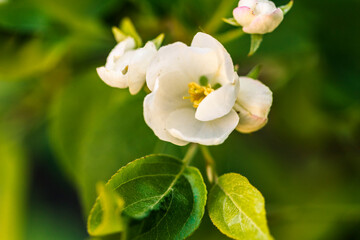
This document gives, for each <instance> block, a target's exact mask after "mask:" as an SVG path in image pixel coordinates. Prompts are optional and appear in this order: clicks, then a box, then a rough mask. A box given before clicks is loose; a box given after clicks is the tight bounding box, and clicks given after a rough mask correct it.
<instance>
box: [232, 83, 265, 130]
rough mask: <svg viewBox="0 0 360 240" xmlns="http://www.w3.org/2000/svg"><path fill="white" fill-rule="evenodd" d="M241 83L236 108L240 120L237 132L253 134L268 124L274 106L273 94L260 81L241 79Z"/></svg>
mask: <svg viewBox="0 0 360 240" xmlns="http://www.w3.org/2000/svg"><path fill="white" fill-rule="evenodd" d="M239 81H240V89H239V92H238V95H237V100H236V103H235V106H234V109H235V110H236V112H237V113H238V114H239V118H240V121H239V124H238V126H237V127H236V130H238V131H239V132H242V133H251V132H254V131H257V130H259V129H260V128H262V127H263V126H265V124H266V123H267V120H268V118H267V116H268V114H269V111H270V107H271V104H272V92H271V90H270V89H269V88H268V87H267V86H265V85H264V84H262V83H261V82H260V81H258V80H254V79H252V78H248V77H240V78H239Z"/></svg>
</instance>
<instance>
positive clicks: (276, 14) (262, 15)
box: [233, 0, 284, 34]
mask: <svg viewBox="0 0 360 240" xmlns="http://www.w3.org/2000/svg"><path fill="white" fill-rule="evenodd" d="M233 15H234V18H235V20H236V21H237V22H238V23H239V24H240V25H241V26H242V27H243V31H244V32H246V33H250V34H265V33H270V32H272V31H274V30H275V28H277V27H278V26H279V24H280V23H281V21H282V20H283V18H284V13H283V12H282V10H281V9H280V8H276V6H275V4H274V3H273V2H272V1H269V0H240V1H239V4H238V7H237V8H235V9H234V11H233Z"/></svg>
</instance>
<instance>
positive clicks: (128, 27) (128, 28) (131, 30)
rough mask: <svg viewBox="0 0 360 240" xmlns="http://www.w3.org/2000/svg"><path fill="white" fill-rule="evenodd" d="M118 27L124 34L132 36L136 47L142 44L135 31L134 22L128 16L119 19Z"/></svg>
mask: <svg viewBox="0 0 360 240" xmlns="http://www.w3.org/2000/svg"><path fill="white" fill-rule="evenodd" d="M120 29H121V31H122V32H123V33H124V34H125V35H127V36H130V37H132V38H134V40H135V43H136V46H137V47H141V46H142V45H143V43H142V40H141V37H140V36H139V34H138V33H137V31H136V29H135V27H134V24H133V23H132V22H131V20H130V19H129V18H124V19H123V20H122V21H121V24H120Z"/></svg>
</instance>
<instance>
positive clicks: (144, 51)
mask: <svg viewBox="0 0 360 240" xmlns="http://www.w3.org/2000/svg"><path fill="white" fill-rule="evenodd" d="M156 52H157V50H156V47H155V44H154V43H153V42H151V41H150V42H147V43H146V45H145V47H143V48H140V49H137V50H135V53H134V55H133V56H132V58H131V60H130V63H129V65H128V72H127V73H126V74H127V75H128V85H129V91H130V93H131V94H133V95H135V94H137V93H138V92H139V91H140V90H141V88H142V87H143V85H144V83H145V78H146V71H147V69H148V67H149V65H150V63H151V62H152V60H153V59H154V57H155V55H156Z"/></svg>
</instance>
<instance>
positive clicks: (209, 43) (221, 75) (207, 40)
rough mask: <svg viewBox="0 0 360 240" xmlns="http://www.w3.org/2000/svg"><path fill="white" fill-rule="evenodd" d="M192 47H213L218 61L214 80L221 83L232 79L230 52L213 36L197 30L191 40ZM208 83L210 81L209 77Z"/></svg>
mask: <svg viewBox="0 0 360 240" xmlns="http://www.w3.org/2000/svg"><path fill="white" fill-rule="evenodd" d="M191 46H192V47H199V48H210V49H213V50H214V51H215V52H216V54H217V57H218V59H219V60H220V61H219V66H218V74H217V76H216V77H217V78H216V82H219V83H221V84H222V85H224V84H226V83H228V82H229V81H230V82H232V81H233V76H234V64H233V61H232V59H231V56H230V54H229V53H228V52H227V51H226V49H225V48H224V46H223V45H222V44H221V43H220V42H219V41H218V40H216V39H215V38H213V37H212V36H210V35H209V34H206V33H202V32H199V33H197V34H196V35H195V37H194V39H193V41H192V42H191ZM210 83H212V84H213V82H211V79H210Z"/></svg>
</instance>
